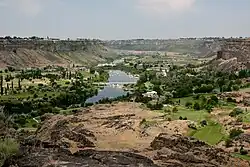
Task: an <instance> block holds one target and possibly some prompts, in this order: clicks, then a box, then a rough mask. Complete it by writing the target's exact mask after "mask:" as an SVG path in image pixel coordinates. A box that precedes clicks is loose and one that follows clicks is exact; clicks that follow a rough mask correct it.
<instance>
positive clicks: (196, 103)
mask: <svg viewBox="0 0 250 167" xmlns="http://www.w3.org/2000/svg"><path fill="white" fill-rule="evenodd" d="M194 109H195V110H200V109H201V107H200V104H199V103H198V102H195V103H194Z"/></svg>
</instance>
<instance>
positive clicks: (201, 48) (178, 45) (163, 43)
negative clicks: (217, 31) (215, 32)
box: [106, 38, 220, 57]
mask: <svg viewBox="0 0 250 167" xmlns="http://www.w3.org/2000/svg"><path fill="white" fill-rule="evenodd" d="M106 45H107V46H108V47H110V48H114V49H119V50H136V51H163V52H177V53H181V54H190V55H192V56H198V57H207V56H214V55H216V52H217V51H218V50H220V45H219V40H218V39H196V38H195V39H168V40H164V39H134V40H113V41H107V42H106Z"/></svg>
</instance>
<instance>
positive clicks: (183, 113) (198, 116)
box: [171, 106, 209, 122]
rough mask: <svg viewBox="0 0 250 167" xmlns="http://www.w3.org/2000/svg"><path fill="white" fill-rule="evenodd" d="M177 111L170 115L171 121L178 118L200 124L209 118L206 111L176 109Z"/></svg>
mask: <svg viewBox="0 0 250 167" xmlns="http://www.w3.org/2000/svg"><path fill="white" fill-rule="evenodd" d="M177 108H178V111H177V112H176V113H171V118H172V119H173V120H178V119H179V118H180V117H182V118H184V117H187V119H188V120H191V121H195V122H200V121H202V120H207V119H208V117H209V113H208V112H207V111H204V110H201V111H195V110H193V109H188V108H185V107H182V106H180V107H177Z"/></svg>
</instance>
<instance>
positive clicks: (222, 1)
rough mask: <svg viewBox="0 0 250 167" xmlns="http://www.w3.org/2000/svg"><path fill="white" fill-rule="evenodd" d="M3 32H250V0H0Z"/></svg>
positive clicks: (119, 35) (109, 35) (101, 35)
mask: <svg viewBox="0 0 250 167" xmlns="http://www.w3.org/2000/svg"><path fill="white" fill-rule="evenodd" d="M0 21H1V24H0V36H6V35H10V36H21V37H24V36H34V35H35V36H41V37H46V36H50V37H58V38H63V39H66V38H68V37H69V38H72V39H74V38H77V37H80V38H98V39H131V38H161V39H166V38H179V37H204V36H225V37H231V36H244V37H245V36H250V0H0Z"/></svg>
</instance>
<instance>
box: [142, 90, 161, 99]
mask: <svg viewBox="0 0 250 167" xmlns="http://www.w3.org/2000/svg"><path fill="white" fill-rule="evenodd" d="M143 96H144V97H151V98H157V96H158V95H157V92H156V91H151V92H147V93H144V94H143Z"/></svg>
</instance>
